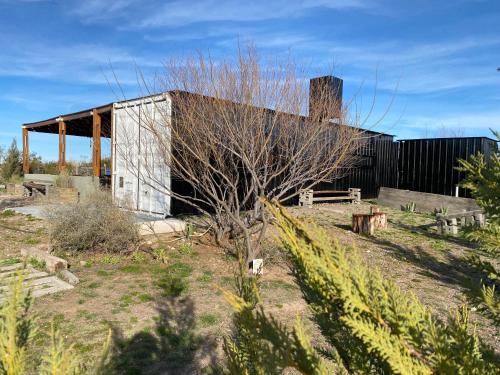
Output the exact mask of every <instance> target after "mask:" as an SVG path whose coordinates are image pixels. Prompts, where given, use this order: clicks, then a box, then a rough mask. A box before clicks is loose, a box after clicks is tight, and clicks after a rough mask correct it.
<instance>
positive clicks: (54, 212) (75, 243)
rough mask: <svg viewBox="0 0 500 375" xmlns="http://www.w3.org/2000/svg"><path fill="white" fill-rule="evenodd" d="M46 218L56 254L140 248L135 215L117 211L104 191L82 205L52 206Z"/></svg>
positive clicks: (121, 251) (98, 192) (92, 194)
mask: <svg viewBox="0 0 500 375" xmlns="http://www.w3.org/2000/svg"><path fill="white" fill-rule="evenodd" d="M47 217H48V219H49V220H48V224H49V233H50V241H51V246H52V248H53V249H55V250H63V251H104V252H112V253H127V252H130V251H132V250H133V249H135V248H136V247H137V245H138V244H139V234H138V229H137V225H136V223H135V218H134V215H133V213H131V212H127V211H124V210H121V209H119V208H118V207H116V206H115V205H114V204H113V202H112V199H111V196H110V195H109V193H106V192H104V191H95V192H93V193H90V194H89V195H87V196H85V197H83V199H82V201H81V202H79V203H73V204H65V205H58V206H49V207H48V208H47Z"/></svg>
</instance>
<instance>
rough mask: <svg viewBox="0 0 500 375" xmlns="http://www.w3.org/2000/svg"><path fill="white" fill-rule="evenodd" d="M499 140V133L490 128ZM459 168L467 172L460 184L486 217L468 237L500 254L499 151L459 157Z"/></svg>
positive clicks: (497, 255) (493, 252) (487, 249)
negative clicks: (480, 227) (486, 154)
mask: <svg viewBox="0 0 500 375" xmlns="http://www.w3.org/2000/svg"><path fill="white" fill-rule="evenodd" d="M493 133H494V134H495V136H496V137H497V139H498V141H499V142H500V133H499V132H493ZM459 163H460V168H459V170H460V171H462V172H466V173H467V177H466V179H465V180H464V181H463V182H462V184H461V185H462V186H463V187H464V188H467V189H469V190H470V191H471V193H472V196H473V197H474V199H475V200H476V202H477V204H478V205H479V206H480V207H481V208H482V209H483V210H484V212H485V213H486V215H487V217H488V225H487V226H486V227H485V228H483V229H478V230H477V231H474V232H473V233H472V234H470V239H472V240H475V241H478V242H479V244H480V245H481V248H482V249H483V250H484V251H486V252H489V253H491V254H492V255H494V256H495V257H499V256H500V154H499V153H498V152H497V153H494V154H493V155H492V157H491V160H489V161H488V160H486V159H485V157H484V155H482V154H477V155H474V156H472V157H471V160H470V161H466V160H459Z"/></svg>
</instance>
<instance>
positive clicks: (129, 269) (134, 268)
mask: <svg viewBox="0 0 500 375" xmlns="http://www.w3.org/2000/svg"><path fill="white" fill-rule="evenodd" d="M120 271H123V272H126V273H141V272H142V271H143V270H142V267H141V266H140V265H138V264H129V265H127V266H123V267H121V268H120Z"/></svg>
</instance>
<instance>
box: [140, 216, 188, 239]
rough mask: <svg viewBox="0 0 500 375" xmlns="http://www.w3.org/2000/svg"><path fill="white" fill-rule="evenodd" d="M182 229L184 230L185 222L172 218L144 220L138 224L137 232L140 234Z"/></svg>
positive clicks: (171, 231) (180, 230) (172, 231)
mask: <svg viewBox="0 0 500 375" xmlns="http://www.w3.org/2000/svg"><path fill="white" fill-rule="evenodd" d="M184 230H186V222H184V221H182V220H179V219H174V218H169V219H164V220H153V221H146V222H142V223H140V224H139V234H140V235H141V236H147V235H151V234H162V233H175V232H183V231H184Z"/></svg>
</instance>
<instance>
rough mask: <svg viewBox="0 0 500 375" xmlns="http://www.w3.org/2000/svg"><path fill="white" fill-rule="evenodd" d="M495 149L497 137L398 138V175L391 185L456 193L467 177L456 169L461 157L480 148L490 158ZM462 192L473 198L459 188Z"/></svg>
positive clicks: (415, 189) (436, 192) (468, 155)
mask: <svg viewBox="0 0 500 375" xmlns="http://www.w3.org/2000/svg"><path fill="white" fill-rule="evenodd" d="M496 149H497V143H496V142H495V141H494V140H492V139H488V138H480V137H470V138H432V139H410V140H402V141H399V163H398V175H399V179H398V183H397V186H388V187H397V188H399V189H408V190H414V191H421V192H425V193H434V194H443V195H451V196H454V195H455V187H456V186H457V185H458V184H459V183H460V182H461V181H462V180H463V179H464V178H465V174H464V173H463V172H459V171H457V169H456V167H458V159H465V160H470V157H471V155H475V154H477V153H478V152H481V153H483V154H485V155H486V157H487V158H489V157H490V156H491V155H492V153H493V152H495V150H496ZM459 196H461V197H466V198H470V192H469V191H467V190H465V189H462V188H460V189H459Z"/></svg>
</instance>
